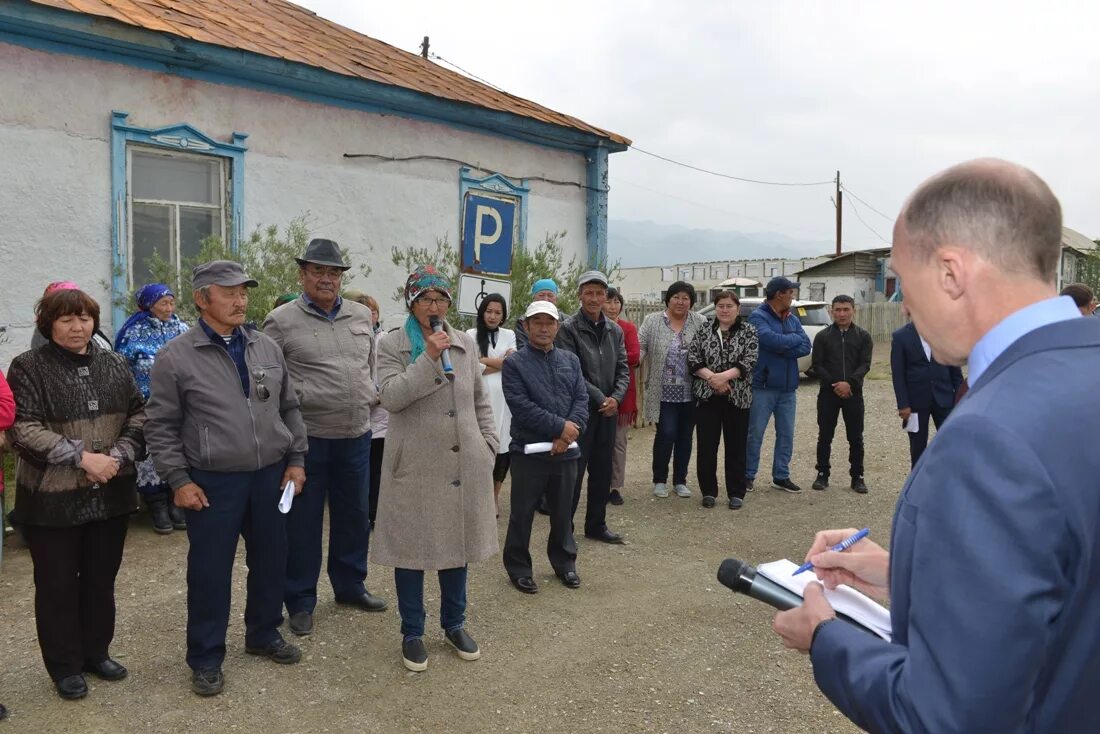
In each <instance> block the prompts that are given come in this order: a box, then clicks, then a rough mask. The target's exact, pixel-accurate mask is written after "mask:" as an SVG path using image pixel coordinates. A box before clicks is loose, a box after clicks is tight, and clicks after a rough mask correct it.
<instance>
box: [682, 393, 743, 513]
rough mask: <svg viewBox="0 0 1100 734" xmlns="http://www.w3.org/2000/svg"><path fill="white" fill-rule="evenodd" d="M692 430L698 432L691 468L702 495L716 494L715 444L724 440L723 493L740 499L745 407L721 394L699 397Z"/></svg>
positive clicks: (714, 495) (741, 496) (716, 455)
mask: <svg viewBox="0 0 1100 734" xmlns="http://www.w3.org/2000/svg"><path fill="white" fill-rule="evenodd" d="M695 430H696V433H697V434H698V436H697V437H698V449H697V452H696V454H695V471H696V473H697V476H698V477H699V490H700V491H701V492H702V493H703V496H704V497H717V496H718V443H719V442H720V441H722V440H725V444H726V452H725V453H726V460H725V464H726V466H725V470H726V472H725V480H726V495H727V496H728V497H730V498H733V497H739V498H741V499H744V497H745V453H746V451H747V449H748V440H749V409H748V408H738V407H737V406H736V405H734V404H733V403H731V402H730V401H729V399H728V398H726V396H724V395H720V396H718V397H715V398H711V399H710V400H700V401H699V404H698V406H697V407H696V409H695Z"/></svg>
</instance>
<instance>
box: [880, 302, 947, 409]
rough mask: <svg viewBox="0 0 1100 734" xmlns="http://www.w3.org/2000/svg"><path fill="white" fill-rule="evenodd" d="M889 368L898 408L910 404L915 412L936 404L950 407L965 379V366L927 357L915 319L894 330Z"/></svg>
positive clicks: (909, 406)
mask: <svg viewBox="0 0 1100 734" xmlns="http://www.w3.org/2000/svg"><path fill="white" fill-rule="evenodd" d="M890 371H891V373H892V377H893V380H894V397H896V398H897V401H898V408H911V409H912V410H913V412H915V413H918V412H919V413H924V412H927V411H929V410H931V408H932V406H933V405H938V406H939V407H941V408H950V407H951V406H952V405H954V404H955V392H956V391H957V390H958V389H959V386H960V385H961V384H962V381H963V376H962V370H961V369H959V368H958V367H947V366H945V365H942V364H940V363H939V362H937V361H936V360H934V359H933V360H932V361H931V362H929V361H928V357H926V356H925V354H924V346H923V345H922V344H921V343H920V335H919V334H917V328H916V327H915V326H913V324H912V323H908V324H906V325H905V326H903V327H901V328H900V329H898V330H897V331H895V332H894V334H893V337H892V340H891V342H890Z"/></svg>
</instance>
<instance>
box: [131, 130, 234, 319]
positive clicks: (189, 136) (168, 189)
mask: <svg viewBox="0 0 1100 734" xmlns="http://www.w3.org/2000/svg"><path fill="white" fill-rule="evenodd" d="M128 118H129V115H128V113H126V112H117V111H116V112H112V113H111V202H112V211H111V235H112V240H111V244H112V248H111V249H112V266H113V267H112V278H111V291H112V293H111V295H112V301H113V302H114V303H116V304H118V303H119V302H125V296H126V295H127V294H128V293H130V292H132V290H133V289H134V288H136V287H139V286H141V285H142V282H141V281H142V279H143V278H144V277H145V276H146V274H147V269H146V266H145V262H146V260H147V259H148V257H150V256H151V255H152V253H154V252H156V253H159V254H160V255H161V257H163V258H165V259H168V260H170V261H172V262H175V263H176V264H177V265H178V264H179V261H180V260H181V259H182V258H183V257H187V256H190V255H193V254H195V253H196V252H197V247H198V246H199V244H201V241H202V239H204V238H205V237H207V236H210V235H217V236H219V237H221V238H222V239H223V240H225V241H228V243H229V246H230V248H232V249H234V250H236V248H237V246H238V245H239V243H240V240H241V234H242V227H243V222H244V217H243V211H244V154H245V151H246V150H247V148H246V147H245V146H244V141H245V138H247V137H248V136H247V135H245V134H244V133H239V132H234V133H233V135H232V138H231V142H228V143H224V142H220V141H218V140H215V139H214V138H211V137H210V136H208V135H206V134H204V133H202V132H201V131H199V130H197V129H196V128H194V127H192V126H191V125H188V124H186V123H180V124H175V125H169V126H166V127H160V128H142V127H137V126H134V125H131V124H129V122H128ZM123 319H125V309H124V308H123V307H122V306H119V305H116V306H114V308H113V309H112V322H113V323H114V324H116V325H117V324H120V323H122V321H123Z"/></svg>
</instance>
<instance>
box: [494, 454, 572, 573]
mask: <svg viewBox="0 0 1100 734" xmlns="http://www.w3.org/2000/svg"><path fill="white" fill-rule="evenodd" d="M501 456H507V454H501ZM511 458H512V510H511V514H509V516H508V536H507V537H506V538H505V540H504V569H505V570H506V571H507V572H508V577H509V578H512V579H518V578H522V577H523V576H533V575H534V572H533V567H532V565H531V552H530V546H531V525H532V523H533V522H534V519H535V510H536V509H537V508H538V506H539V500H540V499H541V498H542V497H543V496H545V497H546V507H547V509H548V510H549V511H550V535H549V536H548V537H547V539H546V555H547V557H548V558H549V559H550V565H551V566H552V567H553V568H554V572H555V573H557V574H559V575H560V574H563V573H565V572H566V571H575V570H576V565H577V544H576V542H574V540H573V515H572V511H571V508H572V505H571V503H572V500H573V487H574V486H575V485H576V483H577V459H569V460H566V461H547V460H546V459H537V458H533V457H531V456H526V455H524V454H520V453H513V454H511Z"/></svg>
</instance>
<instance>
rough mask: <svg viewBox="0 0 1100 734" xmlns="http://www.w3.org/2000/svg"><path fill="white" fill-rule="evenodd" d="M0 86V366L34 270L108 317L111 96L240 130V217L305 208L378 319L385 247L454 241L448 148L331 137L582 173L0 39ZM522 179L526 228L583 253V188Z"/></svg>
mask: <svg viewBox="0 0 1100 734" xmlns="http://www.w3.org/2000/svg"><path fill="white" fill-rule="evenodd" d="M0 100H4V103H2V104H0V172H2V173H3V175H0V293H2V294H3V295H2V297H0V327H7V331H6V343H4V344H0V366H6V365H7V363H8V361H10V359H11V357H12V356H14V354H17V353H18V352H19V351H21V350H22V349H24V348H26V346H27V345H28V344H29V342H30V330H31V321H32V310H33V306H34V302H35V301H36V300H37V298H38V297H39V296H40V295H41V293H42V289H43V288H44V287H45V285H46V283H48V282H49V281H52V280H60V279H72V280H75V281H77V282H78V283H80V284H81V286H82V287H84V288H86V289H87V290H88V291H89V292H90V293H92V294H93V295H94V296H95V297H96V298H97V299H99V300H100V303H101V305H102V306H103V310H104V330H105V331H108V332H112V331H113V328H114V327H115V326H116V325H113V324H109V323H108V321H109V318H110V307H109V302H110V293H109V287H108V283H109V281H110V277H111V249H110V248H111V244H110V242H111V166H110V141H111V111H112V110H122V111H125V112H128V113H130V118H129V122H130V124H132V125H136V126H139V127H147V128H156V127H163V126H166V125H172V124H176V123H188V124H190V125H192V126H193V127H195V128H197V129H199V130H201V131H202V132H203V133H205V134H207V135H209V136H210V137H213V138H216V139H218V140H225V141H228V140H229V138H230V135H231V133H232V132H234V131H238V132H242V133H246V134H247V135H248V139H247V140H246V142H245V144H246V145H247V147H248V153H246V155H245V171H246V174H245V193H244V200H245V201H244V220H245V221H244V225H245V232H246V233H247V232H250V231H252V230H253V229H254V228H255V227H257V226H261V225H262V226H267V225H271V224H275V225H278V226H279V227H280V228H282V227H284V226H285V225H286V224H287V223H288V222H289V221H290V220H291V219H293V218H294V217H296V216H298V215H302V214H308V215H309V216H308V221H309V222H310V224H311V233H312V234H313V235H315V236H323V237H327V238H330V239H334V240H336V241H337V242H339V243H340V244H341V245H342V246H344V247H345V248H348V249H349V250H350V251H351V255H352V259H353V262H354V263H356V264H357V263H360V262H364V261H366V262H370V264H371V265H372V266H373V272H372V274H371V277H370V278H369V279H367V280H365V281H364V280H362V279H354V280H353V281H352V283H350V284H349V287H355V288H358V289H360V290H364V291H366V292H368V293H371V294H373V295H375V297H376V298H378V300H379V302H380V304H381V305H382V309H383V315H384V317H386V318H388V320H389V325H391V326H392V325H393V324H394V321H395V320H396V317H397V316H398V315H399V314H400V312H401V309H402V307H401V306H399V304H397V303H396V302H394V301H392V300H391V299H390V294H391V293H392V292H393V290H394V288H395V287H396V286H397V285H398V284H399V283H403V282H404V279H405V276H406V275H407V273H404V272H400V273H399V272H397V269H396V268H395V267H394V266H393V265H392V263H391V262H390V250H391V248H392V247H393V246H398V247H402V248H403V247H406V246H417V247H424V246H428V247H431V246H432V245H433V243H434V242H435V240H436V238H439V237H444V236H446V237H447V238H448V239H449V240H450V241H451V243H452V244H454V245H456V246H457V245H458V244H459V238H460V222H459V168H460V164H457V163H447V162H440V161H412V162H404V163H389V162H380V161H374V160H370V159H347V158H344V157H343V156H344V154H345V153H377V154H381V155H390V156H398V157H400V156H415V155H434V156H441V157H446V158H453V159H457V160H461V161H466V162H469V163H472V164H475V165H480V166H482V167H483V168H484V169H488V170H493V171H500V172H502V173H504V174H506V175H509V176H511V177H514V178H524V177H529V176H540V177H545V178H549V179H556V180H563V181H574V182H578V183H583V182H584V181H585V161H584V157H583V155H581V154H579V153H570V152H566V151H559V150H554V149H550V148H544V147H541V146H536V145H532V144H529V143H523V142H520V141H515V140H510V139H507V138H503V137H499V136H495V135H491V134H487V133H485V134H483V133H477V132H470V131H465V130H460V129H456V128H453V127H449V126H446V125H443V124H436V123H431V122H425V121H418V120H408V119H405V118H401V117H397V116H393V115H382V114H376V113H368V112H361V111H357V110H349V109H344V108H338V107H330V106H325V105H321V104H316V103H312V102H307V101H303V100H300V99H297V98H294V97H290V96H284V95H280V94H275V93H269V92H263V91H257V90H252V89H246V88H242V87H236V86H230V85H222V84H214V83H208V82H201V81H195V80H190V79H183V78H179V77H173V76H169V75H165V74H159V73H156V72H151V71H146V70H143V69H139V68H135V67H130V66H124V65H121V64H114V63H109V62H103V61H95V60H92V59H87V58H82V57H75V56H66V55H61V54H50V53H45V52H41V51H36V50H31V49H26V48H23V47H20V46H13V45H7V44H3V43H0ZM13 100H17V103H14V104H12V103H10V102H11V101H13ZM481 175H485V174H481ZM530 187H531V193H530V196H529V197H528V213H527V240H528V242H529V243H531V244H534V243H538V242H540V241H541V240H542V239H543V238H544V237H545V236H546V234H547V233H550V232H561V231H564V232H566V235H565V237H564V238H563V239H562V240H560V242H561V244H562V246H563V248H564V250H565V259H566V261H568V260H569V258H570V257H572V256H574V255H576V256H577V257H578V259H583V258H584V257H585V256H586V252H587V246H586V241H585V216H586V196H585V190H584V189H581V188H577V187H575V186H559V185H553V184H547V183H542V182H532V183H531V184H530ZM3 338H5V337H3V336H0V339H3Z"/></svg>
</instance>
